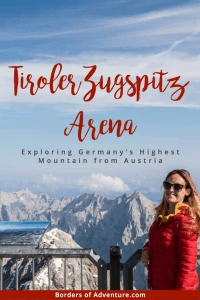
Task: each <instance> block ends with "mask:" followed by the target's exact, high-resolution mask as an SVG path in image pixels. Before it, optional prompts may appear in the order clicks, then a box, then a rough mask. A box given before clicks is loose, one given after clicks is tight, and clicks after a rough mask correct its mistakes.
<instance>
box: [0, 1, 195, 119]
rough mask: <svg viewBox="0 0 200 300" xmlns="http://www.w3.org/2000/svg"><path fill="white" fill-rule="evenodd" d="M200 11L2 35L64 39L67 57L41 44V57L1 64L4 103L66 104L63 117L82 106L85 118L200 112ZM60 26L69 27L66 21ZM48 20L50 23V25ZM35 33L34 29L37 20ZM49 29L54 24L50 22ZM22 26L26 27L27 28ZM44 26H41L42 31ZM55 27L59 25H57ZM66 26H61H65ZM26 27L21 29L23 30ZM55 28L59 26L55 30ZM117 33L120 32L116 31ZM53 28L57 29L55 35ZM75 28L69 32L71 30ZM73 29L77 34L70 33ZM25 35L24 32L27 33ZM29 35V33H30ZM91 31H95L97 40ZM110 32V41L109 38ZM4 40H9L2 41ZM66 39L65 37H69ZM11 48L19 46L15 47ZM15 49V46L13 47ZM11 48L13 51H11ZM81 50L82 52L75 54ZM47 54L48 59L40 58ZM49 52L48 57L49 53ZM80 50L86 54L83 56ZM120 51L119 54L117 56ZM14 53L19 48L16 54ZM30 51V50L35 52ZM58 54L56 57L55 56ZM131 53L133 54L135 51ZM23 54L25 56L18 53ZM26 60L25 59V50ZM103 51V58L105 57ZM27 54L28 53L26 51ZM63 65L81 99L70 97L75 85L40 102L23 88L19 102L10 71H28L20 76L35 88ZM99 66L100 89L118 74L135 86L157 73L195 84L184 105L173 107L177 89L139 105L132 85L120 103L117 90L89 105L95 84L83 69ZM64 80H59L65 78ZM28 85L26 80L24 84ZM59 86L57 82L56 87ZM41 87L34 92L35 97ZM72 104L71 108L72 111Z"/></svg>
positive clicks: (45, 94) (150, 92) (45, 92)
mask: <svg viewBox="0 0 200 300" xmlns="http://www.w3.org/2000/svg"><path fill="white" fill-rule="evenodd" d="M199 14H200V5H199V4H198V5H187V6H179V7H173V8H171V9H165V10H162V11H161V10H160V11H153V12H148V13H145V14H141V15H135V16H130V17H121V18H108V17H106V18H104V19H101V18H99V17H98V18H97V19H95V20H94V18H92V17H91V18H85V19H84V20H82V21H81V25H80V24H79V22H78V25H76V23H77V22H76V23H75V22H74V23H73V22H72V23H73V26H72V27H69V26H67V25H65V26H64V23H63V24H62V25H63V26H58V27H59V28H64V29H65V28H66V30H63V31H58V32H57V31H56V29H57V28H53V27H51V25H50V27H48V26H46V28H48V33H45V32H41V31H39V28H40V29H41V24H40V22H41V20H37V22H36V23H37V26H36V32H35V33H34V34H33V36H32V37H31V34H32V31H30V30H29V23H26V24H27V26H26V27H24V25H23V27H17V29H16V28H15V27H14V26H12V28H10V29H9V30H8V32H7V31H6V28H5V29H4V31H5V32H4V33H1V34H2V35H1V34H0V39H1V38H6V37H9V36H10V35H11V36H12V32H11V31H12V30H15V32H14V36H15V37H16V38H17V37H18V36H19V34H18V33H20V34H21V35H22V36H23V37H24V38H27V37H28V38H30V39H31V38H39V37H40V36H41V37H42V38H44V37H45V35H46V37H47V38H51V39H52V43H51V44H52V45H54V44H56V43H54V40H53V38H55V37H56V35H57V36H62V39H61V40H60V42H61V43H60V48H61V49H62V51H61V53H65V55H62V56H58V55H57V53H58V51H57V50H55V49H54V48H53V46H52V48H51V50H48V49H49V48H48V47H47V48H45V41H40V45H41V47H39V48H38V49H39V50H38V51H39V52H38V53H36V51H35V50H34V51H29V53H28V55H29V56H27V57H26V58H25V59H24V61H19V60H18V61H12V62H11V63H6V64H5V63H2V64H1V73H0V91H1V97H0V102H2V103H3V102H5V103H16V102H20V103H34V104H66V109H62V111H63V113H74V112H75V111H77V110H76V108H77V106H78V107H79V108H80V109H79V110H83V111H84V112H95V111H101V110H103V109H109V108H113V107H133V106H137V107H139V106H141V107H145V106H152V107H179V108H180V107H184V108H194V109H196V108H200V104H199V93H200V88H199V78H200V56H199V51H198V49H199V48H200V42H199V39H198V34H199V32H200V21H199ZM61 19H62V20H60V19H59V20H58V25H59V24H60V22H64V18H61ZM45 20H46V19H45ZM30 22H32V23H31V25H30V27H31V26H32V27H33V28H35V27H34V26H33V24H34V22H33V20H32V21H30ZM45 22H46V23H45V24H46V25H47V24H49V23H48V22H49V20H46V21H45ZM21 24H24V23H23V22H22V23H21ZM39 25H40V26H39ZM54 25H56V24H54ZM60 25H61V24H60ZM20 26H22V25H20ZM54 27H55V26H54ZM117 27H118V29H117V30H116V28H117ZM52 28H53V29H52ZM69 28H70V29H69ZM71 28H72V29H71ZM23 30H24V31H23ZM26 30H27V32H26ZM92 31H96V34H93V33H92ZM105 32H106V38H105ZM3 34H4V36H3ZM64 35H66V36H64ZM68 42H70V46H71V47H72V48H73V49H74V51H73V53H79V54H73V56H72V55H70V56H67V55H66V52H65V51H64V49H63V47H65V46H63V45H66V44H68ZM12 45H14V44H13V43H12ZM11 48H12V46H11ZM11 48H9V50H11ZM77 48H78V49H79V50H78V52H77V51H76V49H77ZM41 49H44V53H41ZM45 49H46V52H45ZM80 49H81V51H82V52H81V54H80ZM113 49H114V50H116V49H117V54H116V52H114V51H113ZM13 50H14V48H13ZM30 50H31V49H30ZM54 50H55V51H54ZM130 50H131V51H130ZM19 51H20V50H19ZM22 51H23V57H24V55H25V54H27V53H25V52H24V49H23V50H22ZM100 51H101V52H100ZM27 52H28V50H27ZM58 62H61V63H62V65H63V69H62V72H61V75H67V76H68V75H69V74H73V76H74V77H73V80H74V82H75V83H76V88H75V90H77V88H78V85H79V83H80V81H82V85H81V87H80V90H79V92H78V94H77V95H75V96H72V95H71V84H70V85H69V86H68V88H67V89H65V90H63V91H60V90H58V91H57V92H56V93H55V94H53V95H52V94H51V93H50V90H49V86H46V87H45V88H44V89H40V90H38V92H37V94H36V95H35V96H31V95H30V85H29V86H28V87H27V88H26V89H25V90H24V89H23V90H22V89H21V88H20V87H19V88H18V95H17V96H16V97H15V96H14V83H13V69H9V68H8V66H9V65H23V66H24V68H23V69H21V70H20V72H19V74H20V73H21V72H23V73H24V78H26V76H27V75H28V74H32V75H33V79H32V80H33V82H34V83H35V84H36V83H37V80H38V78H39V77H40V76H45V77H46V78H47V80H48V81H49V78H50V74H51V70H52V68H53V65H54V64H56V63H58ZM94 64H96V65H97V71H96V72H95V74H94V75H93V76H92V79H94V81H95V83H98V81H99V79H100V76H101V75H103V77H104V85H105V84H106V80H107V78H108V76H110V77H111V80H112V83H113V82H114V78H115V76H116V75H117V74H122V76H123V77H124V78H125V76H126V75H127V74H130V75H131V80H132V81H133V82H135V77H136V76H137V75H138V76H140V77H141V76H143V75H144V74H147V75H148V76H149V80H151V79H152V73H153V72H159V71H160V70H161V69H162V70H163V72H168V75H166V76H165V82H166V79H168V78H172V77H176V76H178V75H181V79H180V80H181V83H182V84H184V83H186V82H187V81H190V84H189V85H188V86H187V87H186V92H185V94H184V96H183V98H182V99H181V100H180V101H177V102H175V101H174V102H173V101H171V100H170V96H171V94H172V93H173V92H174V91H175V89H174V88H172V89H170V87H168V88H167V90H166V91H165V92H164V93H160V92H159V91H158V89H157V90H154V89H153V88H152V87H151V86H149V87H148V89H147V91H145V92H144V93H143V92H141V99H140V101H139V102H137V101H136V99H135V96H134V97H128V96H127V90H128V85H127V84H126V85H125V86H124V93H123V97H122V98H121V99H115V98H114V93H115V91H116V90H117V88H118V87H115V88H114V89H113V91H112V92H111V93H109V94H108V93H106V91H105V90H100V88H99V86H98V87H97V91H96V94H95V97H94V99H93V100H92V101H90V102H87V103H86V102H84V101H83V97H84V95H85V94H86V93H87V92H88V91H89V90H90V89H91V84H90V83H85V82H84V78H85V76H86V74H87V73H88V72H89V69H84V68H83V66H92V65H94ZM61 75H60V77H61ZM25 81H26V80H25ZM54 84H55V86H56V84H58V79H57V80H56V81H55V83H54ZM35 90H36V87H34V91H35ZM69 104H70V105H69Z"/></svg>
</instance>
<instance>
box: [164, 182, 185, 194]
mask: <svg viewBox="0 0 200 300" xmlns="http://www.w3.org/2000/svg"><path fill="white" fill-rule="evenodd" d="M163 186H164V189H165V190H170V189H171V187H173V188H174V190H175V191H177V192H178V191H181V190H182V189H183V188H184V187H185V186H184V184H180V183H171V182H169V181H163Z"/></svg>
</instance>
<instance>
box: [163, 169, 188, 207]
mask: <svg viewBox="0 0 200 300" xmlns="http://www.w3.org/2000/svg"><path fill="white" fill-rule="evenodd" d="M166 181H168V182H170V183H172V184H174V183H180V184H182V185H184V187H183V188H182V189H181V190H179V191H175V190H174V187H173V186H171V188H170V189H169V190H165V199H166V201H167V202H168V203H169V202H170V203H174V204H176V203H178V202H180V203H182V202H183V201H184V199H185V196H188V195H189V194H190V191H191V189H189V188H188V189H186V181H185V180H184V179H183V178H182V177H181V176H180V175H179V174H173V175H171V176H169V177H168V178H167V180H166Z"/></svg>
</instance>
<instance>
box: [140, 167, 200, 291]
mask: <svg viewBox="0 0 200 300" xmlns="http://www.w3.org/2000/svg"><path fill="white" fill-rule="evenodd" d="M163 186H164V189H165V191H164V195H163V199H162V201H161V204H160V205H159V206H158V207H156V216H155V221H154V223H153V224H152V226H151V228H150V230H149V241H148V242H147V243H146V244H145V245H144V247H143V249H142V263H143V265H144V266H145V267H146V268H148V287H149V288H150V289H153V290H196V289H197V287H198V285H199V278H198V275H197V271H196V262H197V239H198V236H199V220H200V217H199V216H200V213H199V209H200V201H199V198H198V193H197V190H196V187H195V185H194V183H193V181H192V179H191V177H190V174H189V173H188V172H187V171H186V170H174V171H172V172H170V173H169V174H168V175H167V177H166V179H165V181H164V182H163Z"/></svg>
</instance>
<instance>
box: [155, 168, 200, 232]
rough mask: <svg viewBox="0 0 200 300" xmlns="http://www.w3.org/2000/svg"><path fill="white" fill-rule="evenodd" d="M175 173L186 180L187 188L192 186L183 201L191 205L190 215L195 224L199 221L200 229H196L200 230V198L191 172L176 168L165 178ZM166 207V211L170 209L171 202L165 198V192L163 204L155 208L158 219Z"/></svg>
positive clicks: (199, 227) (199, 226)
mask: <svg viewBox="0 0 200 300" xmlns="http://www.w3.org/2000/svg"><path fill="white" fill-rule="evenodd" d="M174 174H178V175H180V176H181V177H182V178H183V179H184V180H185V182H186V189H187V188H190V189H191V192H190V194H189V195H188V196H185V199H184V201H183V203H185V204H187V205H189V207H190V208H189V215H190V217H191V218H190V219H191V222H192V223H193V225H194V226H195V224H196V222H197V223H198V229H197V228H196V230H195V231H199V230H200V199H199V197H198V193H197V189H196V186H195V184H194V182H193V180H192V178H191V176H190V173H189V172H188V171H186V170H184V169H176V170H173V171H171V172H169V173H168V174H167V176H166V178H165V181H167V179H168V178H169V177H170V176H171V175H174ZM164 209H165V211H166V213H167V212H168V210H169V203H168V202H167V201H166V199H165V193H164V194H163V198H162V200H161V204H160V205H159V206H157V207H156V208H155V210H156V215H155V219H156V220H157V219H158V217H159V215H162V211H163V210H164ZM191 225H192V224H191ZM192 227H193V226H192Z"/></svg>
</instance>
